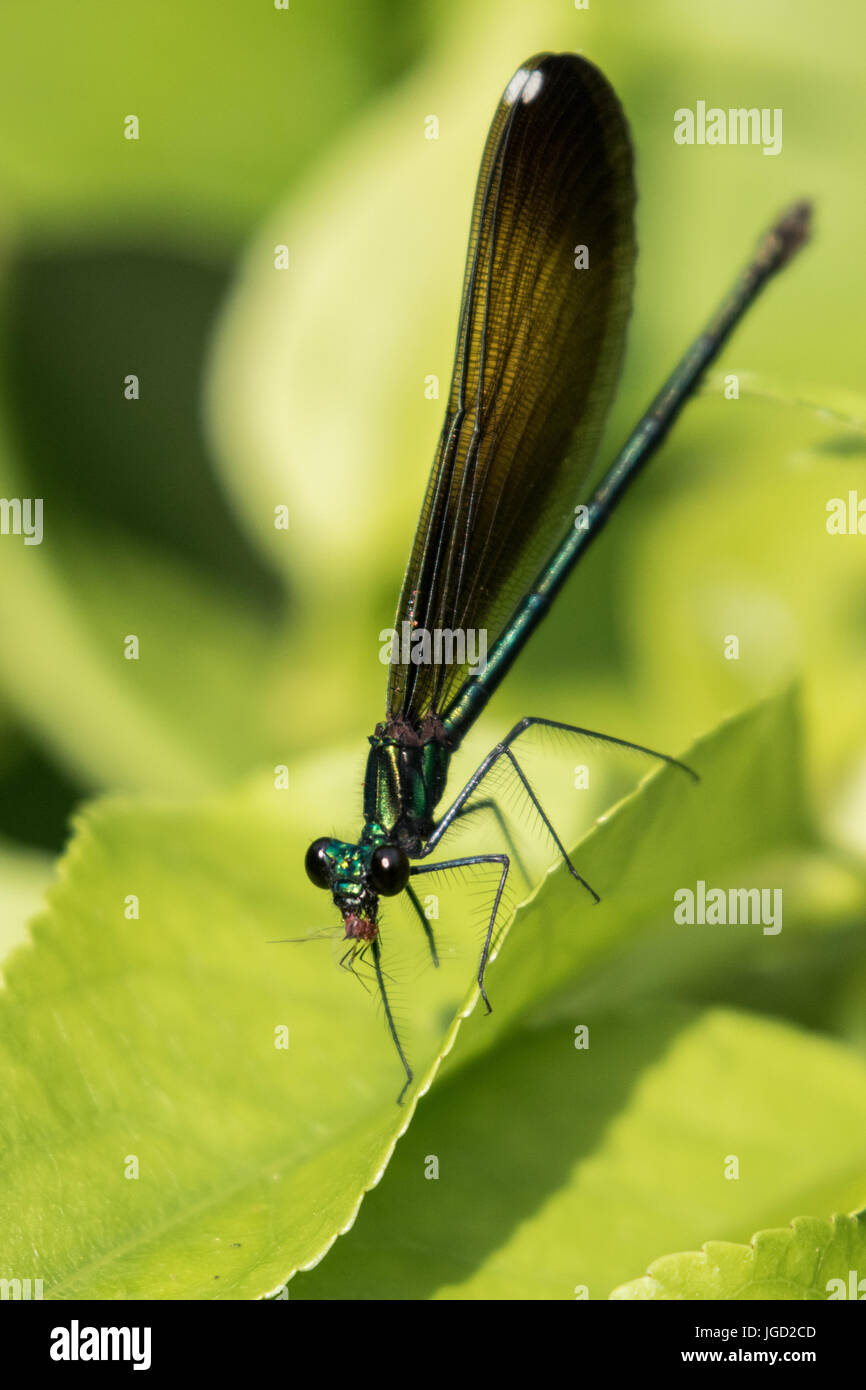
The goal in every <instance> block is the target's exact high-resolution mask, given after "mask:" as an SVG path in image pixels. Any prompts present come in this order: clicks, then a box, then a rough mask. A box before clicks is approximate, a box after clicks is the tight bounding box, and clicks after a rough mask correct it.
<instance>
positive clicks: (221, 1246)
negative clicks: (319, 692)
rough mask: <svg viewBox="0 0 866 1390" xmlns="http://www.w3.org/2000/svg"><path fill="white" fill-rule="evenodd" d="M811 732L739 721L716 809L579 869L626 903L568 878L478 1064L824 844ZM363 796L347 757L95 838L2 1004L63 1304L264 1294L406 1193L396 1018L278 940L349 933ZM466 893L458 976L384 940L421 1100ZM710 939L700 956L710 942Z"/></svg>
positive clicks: (658, 786) (452, 980)
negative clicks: (815, 802) (803, 838)
mask: <svg viewBox="0 0 866 1390" xmlns="http://www.w3.org/2000/svg"><path fill="white" fill-rule="evenodd" d="M796 727H797V725H796V715H795V709H794V703H793V701H792V699H791V697H790V696H788V697H785V698H783V699H781V700H779V701H776V702H774V703H770V704H767V705H764V706H762V707H760V708H759V709H757V710H755V711H753V712H751V713H750V714H748V715H745V716H743V717H741V718H739V719H738V720H735V721H732V722H731V723H730V724H727V725H725V726H723V728H722V729H721V730H719V731H718V732H717V733H716V734H714V735H712V736H710V737H709V738H707V739H706V740H704V741H703V742H702V743H701V744H700V745H699V746H698V747H697V748H696V749H695V750H694V751H693V755H692V759H693V761H694V762H695V763H696V765H697V766H698V767H700V769H701V771H702V773H703V776H704V782H703V784H702V786H701V787H695V786H694V785H693V784H692V783H691V782H690V781H689V780H688V779H687V778H686V777H684V776H683V775H682V774H678V773H675V772H673V771H672V770H671V769H665V770H663V771H662V772H661V774H660V775H657V776H653V777H652V778H651V779H650V780H648V781H647V782H646V783H644V784H643V786H642V787H641V789H640V790H639V792H638V793H636V794H635V796H633V797H632V798H631V799H629V800H627V801H625V802H624V803H623V804H622V805H621V806H620V807H619V808H618V809H617V810H616V811H615V812H614V813H613V814H612V815H611V816H610V817H609V818H608V819H607V820H606V822H605V823H604V824H603V825H600V826H599V827H598V828H597V829H596V830H594V831H593V832H591V834H590V835H589V836H588V837H587V838H586V840H585V841H584V843H583V845H582V846H581V847H580V848H579V854H578V862H579V863H580V864H581V867H582V868H583V869H584V870H585V872H586V873H587V875H588V876H589V877H590V880H591V881H595V882H596V883H598V885H599V888H600V889H601V890H602V891H603V892H604V893H605V894H608V895H609V898H608V900H607V901H606V902H605V903H604V904H603V905H602V906H601V907H598V908H595V907H593V906H592V905H591V904H590V903H589V902H588V900H587V897H586V895H585V894H581V893H580V892H579V891H578V890H577V889H576V888H575V886H574V885H573V883H572V881H571V880H569V879H568V878H567V877H566V876H564V875H563V874H561V873H560V872H558V871H554V872H553V873H551V874H550V876H549V877H548V878H547V879H546V880H545V882H544V884H543V886H542V888H541V890H540V892H539V893H538V895H537V896H536V897H535V898H534V900H533V901H532V903H531V904H530V905H529V907H528V908H527V909H526V910H524V911H523V912H522V913H521V914H520V926H519V929H518V930H517V931H516V932H515V934H514V936H515V939H514V940H513V941H509V943H508V949H507V950H505V951H504V952H503V955H502V959H501V961H499V962H497V964H496V965H495V966H494V967H493V968H492V969H491V972H490V977H489V989H490V993H491V998H492V999H493V1001H494V1005H495V1012H494V1014H493V1016H492V1018H491V1019H490V1020H482V1019H481V1018H480V1016H479V1017H473V1018H472V1019H471V1020H469V1027H468V1029H467V1037H466V1039H465V1045H464V1040H462V1039H461V1048H460V1050H459V1051H460V1056H459V1060H460V1061H461V1062H462V1063H463V1064H464V1065H465V1064H466V1061H467V1059H468V1058H470V1057H471V1056H473V1055H477V1054H479V1053H481V1052H482V1051H485V1050H487V1051H489V1050H490V1049H491V1048H493V1047H494V1046H495V1044H496V1042H497V1039H498V1037H499V1036H500V1035H501V1033H502V1032H503V1029H504V1027H505V1025H506V1024H507V1023H508V1022H509V1021H513V1020H514V1019H515V1018H517V1017H518V1016H520V1015H522V1014H526V1013H527V1012H528V1011H529V1010H530V1008H531V1007H532V1006H533V1005H537V1004H539V1003H540V1001H542V1000H543V999H544V998H545V997H546V996H548V995H549V994H550V992H551V991H552V990H555V988H556V987H557V986H560V985H562V984H563V983H564V982H566V981H568V980H569V979H570V978H571V977H572V976H573V975H574V974H575V973H576V972H579V971H581V970H583V969H585V968H586V966H587V963H588V962H590V961H593V960H595V961H598V960H599V959H600V958H602V957H603V956H605V955H606V954H607V955H609V954H611V953H616V952H621V951H622V950H623V949H624V947H625V945H626V943H627V942H628V940H629V939H630V938H631V937H633V936H636V935H638V934H639V933H640V932H641V931H642V930H644V929H646V926H647V922H648V921H652V918H653V914H657V913H661V914H662V915H663V916H666V917H667V918H668V919H669V916H670V912H671V905H672V899H671V896H670V895H671V891H672V886H674V885H677V884H679V883H683V882H685V883H688V882H689V881H690V880H691V879H692V878H693V876H694V875H695V873H696V872H698V870H701V871H703V872H704V873H705V874H707V875H708V876H709V875H714V874H715V873H716V871H717V870H718V871H719V872H720V873H722V872H723V871H724V870H725V867H726V866H729V865H731V864H732V862H733V860H734V859H736V858H737V857H740V856H742V855H743V854H744V853H747V852H748V851H749V850H750V849H751V848H752V847H755V846H757V847H764V848H767V847H769V846H772V845H774V844H776V843H787V842H790V841H792V840H793V839H797V838H798V837H799V836H800V835H801V834H802V824H801V812H800V805H799V795H798V789H797V773H796V767H797V754H796ZM347 784H348V785H351V779H347V777H346V766H345V760H342V759H341V760H338V759H332V760H331V761H330V762H322V761H321V760H320V761H318V762H316V763H312V764H309V765H306V766H301V767H299V768H298V769H297V770H295V769H293V770H292V783H291V786H292V790H291V792H290V793H289V794H286V793H285V792H279V791H275V790H274V789H273V785H272V783H271V781H270V779H263V780H262V782H261V783H260V784H256V785H254V786H253V787H251V788H250V789H249V790H248V792H247V793H245V794H238V795H235V796H233V797H229V798H225V799H224V800H220V801H212V802H209V803H207V804H204V805H197V806H190V807H183V806H179V807H159V806H155V805H148V804H135V803H122V802H105V803H102V804H99V805H97V806H96V807H94V808H93V809H92V810H91V811H90V812H89V813H88V815H87V816H86V818H85V819H84V821H83V822H82V824H81V827H80V829H79V832H78V834H77V836H76V839H75V840H74V842H73V845H72V848H71V850H70V853H69V855H68V856H67V859H66V860H65V861H64V866H63V871H62V875H61V881H60V883H59V884H58V886H57V887H56V888H55V889H54V890H53V892H52V894H51V899H50V904H51V905H50V910H49V911H48V913H47V914H46V915H45V916H44V917H43V918H41V919H40V920H39V921H38V922H37V924H36V925H35V926H34V929H33V936H34V949H32V950H30V949H24V950H22V951H19V952H18V953H17V954H16V955H15V956H13V957H12V959H11V960H10V962H9V965H8V970H7V972H6V980H7V988H6V991H5V994H4V995H3V996H2V998H0V1046H2V1070H3V1079H2V1087H3V1094H4V1096H5V1098H6V1103H5V1105H4V1108H3V1112H2V1119H0V1124H2V1126H3V1130H2V1133H3V1141H4V1149H5V1151H6V1155H7V1156H6V1160H5V1164H4V1171H5V1177H4V1194H3V1210H4V1211H5V1212H6V1213H7V1217H8V1214H9V1213H14V1214H15V1219H14V1220H11V1219H7V1220H6V1221H5V1222H0V1229H3V1230H4V1231H5V1232H6V1235H5V1237H4V1240H5V1241H6V1248H5V1249H4V1251H3V1257H4V1261H5V1263H6V1264H7V1265H8V1266H9V1267H10V1268H16V1269H18V1268H29V1266H30V1264H31V1263H33V1262H34V1261H35V1262H36V1265H37V1267H36V1268H34V1270H33V1274H34V1276H36V1275H38V1276H41V1277H43V1278H44V1279H45V1286H46V1290H48V1291H49V1292H50V1293H51V1294H53V1295H54V1296H60V1297H71V1296H89V1297H121V1296H126V1297H132V1296H147V1297H188V1296H194V1297H208V1296H211V1297H248V1296H252V1295H260V1294H264V1293H266V1292H267V1291H268V1290H270V1289H273V1288H275V1287H276V1286H278V1285H279V1284H280V1283H281V1281H282V1280H284V1279H285V1278H286V1277H287V1276H288V1275H289V1274H290V1273H291V1272H292V1271H293V1270H294V1269H296V1268H298V1267H299V1266H303V1265H308V1264H310V1263H312V1262H314V1261H316V1260H317V1259H318V1258H320V1257H321V1255H322V1254H323V1253H324V1252H325V1250H326V1249H327V1248H328V1246H329V1244H330V1243H331V1241H332V1240H333V1239H334V1237H335V1236H336V1235H337V1233H338V1232H339V1231H341V1230H344V1229H345V1228H346V1227H347V1226H348V1225H349V1224H350V1223H351V1221H352V1220H353V1218H354V1215H355V1213H356V1211H357V1208H358V1205H359V1203H360V1201H361V1198H362V1196H363V1194H364V1192H365V1191H366V1190H367V1189H368V1188H369V1187H371V1186H372V1185H374V1184H375V1183H376V1182H377V1181H378V1178H379V1176H380V1175H381V1173H382V1171H383V1169H384V1167H385V1165H386V1164H387V1162H388V1159H389V1157H390V1155H391V1152H392V1150H393V1146H394V1143H395V1141H396V1139H397V1137H398V1135H399V1134H400V1133H401V1132H402V1131H403V1129H404V1128H405V1127H406V1125H407V1124H408V1122H409V1119H410V1115H411V1110H410V1108H409V1107H407V1108H406V1109H404V1110H399V1109H398V1108H397V1106H396V1105H395V1103H394V1102H395V1096H396V1092H397V1090H398V1088H399V1085H400V1081H401V1076H400V1069H399V1066H398V1065H397V1061H396V1058H395V1056H394V1053H393V1049H392V1046H391V1043H390V1040H389V1038H388V1036H387V1034H386V1031H385V1029H384V1027H383V1025H382V1022H381V1020H380V1019H377V1017H376V1010H375V1008H374V1006H373V1003H372V1001H371V1000H370V998H369V997H368V996H367V994H366V993H364V992H363V991H362V990H361V989H359V988H358V987H357V983H356V982H355V981H353V980H351V979H348V978H347V977H346V976H345V974H344V973H343V972H341V971H339V970H336V969H334V968H333V964H332V961H331V960H330V959H329V955H328V951H327V950H326V949H325V943H324V942H323V941H317V942H310V943H308V944H305V945H297V946H275V945H271V944H269V942H270V941H271V940H273V939H277V938H285V937H298V936H303V935H305V934H306V933H307V932H308V931H310V930H311V929H314V928H316V927H319V928H321V927H322V926H323V925H324V924H331V923H332V922H333V917H334V912H333V908H332V905H331V904H330V902H329V900H326V899H325V898H324V896H323V895H320V894H318V893H317V892H316V891H315V890H313V889H312V888H311V887H310V886H309V885H307V884H306V883H305V881H304V880H303V876H302V873H301V869H300V864H301V860H302V856H303V852H304V849H305V847H306V844H307V843H308V842H309V840H310V839H311V838H312V837H313V836H314V835H315V834H316V833H321V831H322V830H323V829H326V828H328V827H329V826H330V825H332V824H333V820H334V808H335V807H337V806H342V805H343V804H344V800H345V788H346V785H347ZM458 887H459V888H460V889H461V891H460V893H459V894H458V896H457V898H456V901H455V906H454V909H453V916H452V915H450V909H446V910H445V911H443V914H442V920H441V921H440V923H439V930H440V939H441V943H442V946H443V964H442V968H441V969H440V970H439V971H433V970H432V969H430V968H429V965H428V964H426V961H425V951H424V943H423V942H422V941H419V939H418V938H419V936H420V933H419V932H418V928H417V924H415V923H413V921H412V918H411V915H410V914H409V913H408V912H406V911H405V910H404V909H402V908H401V907H400V906H399V905H398V904H397V903H395V904H394V905H393V907H392V909H391V911H389V913H388V914H387V915H386V916H385V918H384V920H383V928H382V932H383V951H384V963H385V969H386V970H387V971H388V974H389V978H390V979H391V981H392V984H391V988H392V994H393V999H394V1004H395V1011H396V1013H397V1016H398V1020H399V1022H400V1024H401V1027H402V1029H403V1040H404V1044H405V1046H406V1048H407V1051H408V1052H409V1055H410V1056H411V1058H412V1061H413V1064H414V1066H415V1072H416V1087H415V1092H414V1095H415V1097H417V1095H418V1094H419V1093H420V1092H422V1091H423V1090H424V1089H425V1088H426V1087H427V1086H429V1084H430V1082H431V1080H432V1078H433V1075H434V1074H435V1072H436V1070H437V1068H438V1066H439V1063H440V1060H441V1058H442V1056H443V1055H444V1054H445V1053H446V1052H447V1051H448V1049H449V1048H450V1047H451V1046H452V1044H453V1042H454V1039H455V1036H456V1033H457V1029H458V1026H459V1022H460V1018H461V1016H462V1015H463V1014H464V1013H466V1012H467V1011H469V1010H471V1008H472V1007H473V1006H474V1003H475V998H476V995H475V990H474V988H473V989H470V990H469V992H468V993H467V983H468V982H470V981H472V979H473V977H474V973H475V965H476V962H477V951H478V940H477V935H478V926H479V922H478V919H477V909H478V907H480V909H481V912H482V914H483V912H484V906H483V901H482V902H481V903H477V902H476V900H475V898H474V897H473V896H472V893H471V891H468V890H470V889H471V888H475V889H477V888H478V887H479V885H478V884H477V883H473V884H471V885H470V884H468V883H464V884H462V885H458ZM490 887H492V885H488V889H489V888H490ZM444 891H445V890H443V893H444ZM130 895H135V896H136V897H137V899H138V902H139V917H138V918H137V919H135V918H130V919H128V918H127V917H126V915H125V909H126V908H127V905H128V903H129V900H130ZM545 903H547V906H548V908H549V911H544V912H543V911H542V909H543V905H544V904H545ZM683 930H684V931H685V932H686V935H685V936H684V937H683V939H682V940H683V946H684V948H685V949H687V950H690V951H691V950H700V949H701V944H702V942H703V941H704V940H708V939H709V938H708V937H707V936H706V933H705V934H704V936H700V935H697V934H695V935H693V936H690V935H688V930H689V929H683ZM746 930H748V929H746ZM758 930H759V929H758ZM334 935H335V936H337V935H339V933H337V932H334ZM763 940H764V941H765V942H766V943H767V944H768V950H769V949H771V944H772V940H773V938H772V937H765V938H763ZM280 1028H287V1029H288V1031H289V1044H290V1045H289V1047H288V1049H282V1048H278V1047H276V1046H275V1038H276V1039H277V1040H279V1035H278V1034H277V1033H276V1032H275V1030H278V1029H280ZM133 1158H135V1159H137V1162H138V1164H139V1176H138V1178H137V1179H135V1178H129V1177H127V1176H125V1171H126V1169H127V1167H128V1165H129V1164H130V1163H131V1162H132V1159H133ZM58 1202H59V1204H60V1207H61V1208H62V1210H63V1212H64V1218H63V1220H62V1221H60V1222H59V1221H58V1220H57V1215H56V1213H57V1209H58ZM34 1247H35V1249H36V1250H38V1252H39V1255H38V1258H37V1257H35V1256H33V1255H32V1250H33V1248H34ZM654 1248H655V1249H658V1241H654ZM631 1267H632V1268H634V1263H632V1266H631ZM626 1273H627V1270H625V1271H623V1276H621V1277H624V1275H625V1274H626Z"/></svg>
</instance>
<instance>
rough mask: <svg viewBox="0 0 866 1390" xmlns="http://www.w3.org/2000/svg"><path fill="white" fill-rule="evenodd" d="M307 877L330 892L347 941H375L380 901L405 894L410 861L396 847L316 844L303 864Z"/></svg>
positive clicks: (321, 841) (323, 841) (325, 841)
mask: <svg viewBox="0 0 866 1390" xmlns="http://www.w3.org/2000/svg"><path fill="white" fill-rule="evenodd" d="M304 865H305V868H306V870H307V877H308V878H309V880H310V882H311V883H314V884H315V885H316V887H317V888H328V889H330V891H331V895H332V897H333V899H334V902H335V904H336V906H337V907H338V908H339V910H340V912H341V913H342V916H343V922H344V925H345V928H346V937H347V939H354V940H359V941H372V940H373V939H374V938H375V937H376V935H377V932H378V926H377V921H378V914H379V898H380V897H385V898H390V897H394V896H395V895H396V894H397V893H402V891H403V889H404V888H405V887H406V884H407V883H408V882H409V859H408V857H407V855H406V854H405V853H404V851H403V850H402V849H400V848H399V846H397V845H387V844H359V845H351V844H346V843H345V842H344V841H342V840H330V839H328V838H327V837H322V838H321V839H318V840H314V841H313V843H312V844H311V845H310V848H309V849H308V850H307V857H306V859H305V861H304Z"/></svg>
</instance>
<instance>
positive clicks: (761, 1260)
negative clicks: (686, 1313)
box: [611, 1216, 866, 1301]
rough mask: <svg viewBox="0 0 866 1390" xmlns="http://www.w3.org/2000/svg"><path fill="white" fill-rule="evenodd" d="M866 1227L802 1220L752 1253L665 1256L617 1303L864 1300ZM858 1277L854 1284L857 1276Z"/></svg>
mask: <svg viewBox="0 0 866 1390" xmlns="http://www.w3.org/2000/svg"><path fill="white" fill-rule="evenodd" d="M864 1268H866V1222H864V1221H863V1219H862V1218H861V1219H858V1218H857V1217H853V1216H834V1217H833V1219H832V1221H818V1220H815V1219H814V1218H813V1217H805V1216H801V1217H797V1218H796V1219H795V1220H794V1221H792V1222H791V1225H790V1227H789V1229H788V1230H786V1231H759V1232H758V1234H757V1235H755V1236H753V1237H752V1241H751V1244H750V1245H748V1246H743V1245H731V1244H728V1243H727V1242H726V1241H717V1240H711V1241H708V1242H707V1244H706V1245H705V1246H704V1248H703V1250H701V1251H700V1253H695V1252H689V1253H688V1254H682V1255H664V1256H663V1257H662V1258H661V1259H659V1260H654V1261H653V1263H652V1264H651V1265H650V1267H649V1272H648V1273H647V1274H645V1275H644V1277H643V1278H642V1279H635V1280H634V1281H633V1282H632V1283H630V1284H623V1285H622V1286H621V1287H620V1288H618V1289H616V1290H615V1291H614V1293H613V1294H612V1295H611V1297H612V1298H617V1299H671V1298H688V1299H706V1298H709V1299H717V1298H724V1299H748V1300H755V1299H765V1298H767V1299H770V1298H774V1299H803V1300H822V1301H823V1300H826V1299H827V1298H828V1297H835V1298H843V1299H847V1298H853V1299H860V1298H862V1296H863V1295H862V1293H861V1292H860V1285H859V1280H860V1278H861V1273H860V1272H861V1271H862V1270H863V1269H864ZM852 1273H853V1274H854V1279H853V1283H852V1279H851V1275H852Z"/></svg>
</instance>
